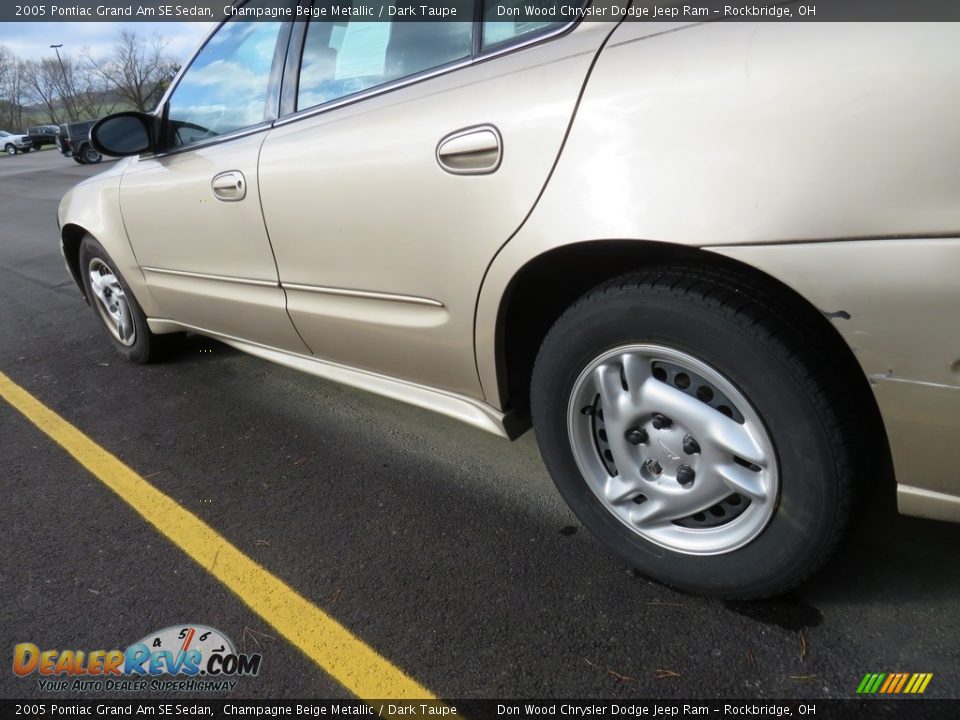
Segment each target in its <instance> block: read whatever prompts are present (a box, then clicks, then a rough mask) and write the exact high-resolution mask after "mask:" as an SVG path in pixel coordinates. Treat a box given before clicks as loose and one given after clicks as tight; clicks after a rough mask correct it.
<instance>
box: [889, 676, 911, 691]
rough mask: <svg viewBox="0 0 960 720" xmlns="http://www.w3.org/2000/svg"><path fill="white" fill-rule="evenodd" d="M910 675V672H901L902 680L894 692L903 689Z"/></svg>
mask: <svg viewBox="0 0 960 720" xmlns="http://www.w3.org/2000/svg"><path fill="white" fill-rule="evenodd" d="M908 677H910V674H909V673H900V682H898V683H897V687H895V688H894V689H893V692H895V693H899V692H900V691H901V690H903V686H904V685H905V684H906V682H907V678H908Z"/></svg>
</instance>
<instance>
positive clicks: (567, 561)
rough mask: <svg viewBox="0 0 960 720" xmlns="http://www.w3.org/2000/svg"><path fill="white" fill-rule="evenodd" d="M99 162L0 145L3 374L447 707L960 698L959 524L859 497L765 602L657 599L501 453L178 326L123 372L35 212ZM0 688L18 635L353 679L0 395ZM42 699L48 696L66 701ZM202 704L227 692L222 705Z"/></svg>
mask: <svg viewBox="0 0 960 720" xmlns="http://www.w3.org/2000/svg"><path fill="white" fill-rule="evenodd" d="M103 167H105V164H104V165H101V166H79V165H76V164H75V163H73V162H72V161H71V160H69V159H67V158H63V157H62V156H60V155H59V154H58V153H56V152H54V151H44V152H40V153H30V154H28V155H18V156H15V157H0V372H2V373H4V374H6V375H7V376H9V377H10V379H12V380H13V381H14V382H16V383H17V384H19V385H20V386H22V387H23V388H25V389H26V390H27V391H29V393H31V394H32V395H33V396H35V397H36V398H38V399H39V400H40V401H41V402H43V403H44V404H46V405H47V406H48V407H49V408H51V409H52V410H54V411H55V412H56V413H58V414H59V415H61V416H62V417H63V418H65V419H66V420H68V421H69V422H70V423H72V424H73V425H75V426H76V427H77V428H78V429H80V430H81V431H82V432H83V433H85V434H86V435H87V436H89V437H90V438H92V439H93V440H94V441H95V442H97V443H98V444H100V445H101V446H102V447H103V448H105V449H107V450H108V451H110V452H111V453H113V454H114V455H116V456H117V457H118V458H120V459H121V460H123V461H124V462H125V463H127V464H128V465H129V466H130V467H131V468H133V469H134V470H135V471H136V472H137V473H139V474H140V475H141V476H142V477H143V478H145V479H146V480H147V481H148V482H149V483H150V484H152V485H153V486H154V487H156V488H158V489H159V490H161V491H162V492H164V493H166V494H167V495H168V496H170V497H171V498H173V499H174V500H175V501H176V502H177V503H179V505H181V506H182V507H183V508H185V509H187V510H189V511H190V512H192V513H194V514H195V515H197V516H198V517H200V518H201V519H202V520H204V521H205V522H206V523H208V524H209V525H210V526H211V527H213V528H214V529H215V530H216V531H217V532H218V533H220V534H221V535H222V536H223V537H225V538H227V539H228V540H229V541H230V542H231V543H233V545H235V546H236V547H237V548H239V549H240V550H241V551H242V552H243V553H244V554H246V555H247V556H248V557H250V558H252V559H253V560H255V561H256V562H257V563H260V564H261V565H263V566H264V567H266V568H267V569H268V570H269V571H270V572H271V573H273V574H274V575H276V576H278V577H279V578H281V579H282V580H283V581H285V582H286V583H287V584H288V585H289V586H290V587H292V588H293V589H295V590H296V591H297V592H298V593H299V594H301V595H302V596H303V597H305V598H307V599H308V600H310V601H311V602H312V603H313V604H315V605H316V606H317V607H319V608H321V609H322V610H324V611H325V612H326V613H328V614H329V615H330V616H332V617H334V618H335V619H336V620H338V621H339V622H340V623H342V625H343V626H345V627H346V628H347V629H349V630H350V632H352V633H353V634H354V635H356V636H357V637H358V638H360V639H362V640H363V641H364V642H365V643H367V644H368V645H370V646H371V647H372V648H374V649H375V650H376V651H377V652H378V653H380V655H382V656H383V657H385V658H387V659H389V660H390V662H392V663H394V664H396V665H397V666H399V667H400V668H402V669H403V670H404V671H406V672H407V673H408V674H409V675H410V676H411V677H412V678H414V679H415V680H416V681H417V682H419V683H421V684H422V685H423V686H425V687H427V688H429V689H430V690H431V691H433V692H434V693H435V694H437V695H439V696H441V697H444V698H505V697H511V698H521V697H540V698H548V697H566V698H571V697H583V698H587V697H612V698H624V699H627V698H690V697H699V698H726V697H730V698H756V699H763V698H833V697H839V698H845V697H853V696H854V692H855V690H856V687H857V685H858V683H859V682H860V680H861V679H862V678H863V676H864V674H865V673H867V672H930V673H933V679H932V681H931V683H930V685H929V687H928V689H927V691H926V696H928V697H953V698H956V697H960V599H958V596H960V564H958V563H957V562H956V561H955V558H954V557H953V556H954V551H955V549H956V548H957V547H960V525H951V524H946V523H938V522H933V521H926V520H920V519H913V518H905V517H900V516H898V515H897V514H896V512H895V508H894V504H893V498H892V497H890V495H889V493H888V494H883V493H880V492H878V493H876V495H875V497H874V498H873V499H872V502H871V505H870V506H869V507H868V508H867V512H866V514H865V519H864V521H863V523H862V524H861V526H860V528H859V530H858V531H857V533H856V535H855V536H854V538H853V539H852V541H851V543H850V544H849V545H848V546H847V547H846V548H845V549H844V550H843V552H842V553H841V554H840V556H839V557H838V558H837V559H836V561H834V562H833V563H831V565H830V566H829V567H828V568H827V569H826V570H825V571H824V572H823V573H821V574H820V575H819V576H818V577H817V578H816V579H815V580H813V581H812V582H810V583H808V584H807V585H806V586H804V587H803V588H801V589H800V590H799V591H798V592H796V593H795V594H793V595H791V596H789V597H786V598H781V599H778V600H772V601H765V602H757V603H745V604H743V603H741V604H732V603H724V602H720V601H714V600H707V599H701V598H697V597H692V596H689V595H685V594H682V593H678V592H674V591H672V590H670V589H668V588H666V587H663V586H661V585H658V584H656V583H653V582H651V581H648V580H646V579H644V578H643V577H640V576H638V575H637V574H636V573H634V572H633V571H631V570H630V569H629V568H628V567H625V566H624V565H623V564H622V563H621V562H620V561H619V560H618V559H616V558H615V557H613V556H612V555H611V554H609V553H608V552H607V551H606V550H604V548H603V547H601V545H600V544H599V542H597V541H596V540H595V539H594V538H593V537H592V536H591V535H590V534H589V533H588V532H586V531H585V530H584V529H583V528H582V527H581V526H580V525H579V523H578V522H577V521H576V519H575V518H574V517H573V515H572V514H571V513H570V512H569V511H568V510H567V509H566V507H565V505H564V504H563V502H562V500H561V499H560V497H559V495H558V494H557V492H556V490H555V489H554V487H553V485H552V483H551V481H550V479H549V477H548V476H547V474H546V472H545V470H544V468H543V465H542V463H541V461H540V459H539V455H538V453H537V448H536V443H535V440H534V437H533V435H532V433H528V434H527V435H525V436H523V437H522V438H520V439H519V440H518V441H516V442H514V443H509V442H507V441H505V440H501V439H498V438H496V437H493V436H490V435H487V434H485V433H483V432H481V431H479V430H475V429H473V428H470V427H467V426H465V425H461V424H459V423H457V422H456V421H454V420H451V419H447V418H444V417H440V416H436V415H433V414H431V413H429V412H427V411H424V410H420V409H417V408H411V407H408V406H405V405H402V404H400V403H397V402H394V401H391V400H387V399H383V398H379V397H376V396H373V395H369V394H365V393H363V392H360V391H357V390H353V389H350V388H345V387H341V386H338V385H335V384H332V383H329V382H326V381H323V380H320V379H317V378H313V377H310V376H307V375H303V374H299V373H297V372H295V371H293V370H289V369H285V368H281V367H278V366H274V365H271V364H269V363H267V362H265V361H262V360H259V359H256V358H253V357H249V356H246V355H243V354H241V353H239V352H237V351H235V350H233V349H231V348H228V347H226V346H224V345H222V344H220V343H217V342H215V341H212V340H208V339H205V338H202V337H199V336H189V337H188V339H187V342H186V343H185V346H184V348H183V350H182V352H180V353H178V354H177V355H176V356H175V357H173V358H172V359H170V360H169V361H167V362H165V363H162V364H158V365H151V366H146V367H140V366H134V365H130V364H127V363H126V362H124V361H123V360H122V359H121V358H120V357H119V355H117V354H116V353H115V352H114V350H113V349H112V347H111V346H110V344H109V343H108V341H107V338H106V335H105V331H104V329H103V328H102V327H101V325H100V321H99V319H98V318H97V317H96V316H95V314H94V312H93V311H92V310H91V309H90V308H89V307H88V306H87V305H85V304H84V302H83V301H82V299H81V296H80V293H79V291H78V290H77V288H76V286H75V285H74V283H73V280H72V279H71V278H70V277H69V276H68V274H67V271H66V270H65V269H64V265H63V260H62V258H61V256H60V252H59V246H58V234H57V224H56V207H57V203H58V201H59V198H60V197H61V196H62V194H63V193H64V192H65V191H66V190H67V189H68V188H69V187H70V186H71V185H72V184H74V183H76V182H78V181H80V180H81V179H83V178H84V177H87V176H90V175H93V174H94V173H97V172H99V171H100V170H101V169H103ZM0 490H2V497H3V501H2V502H0V528H2V535H0V538H2V543H0V588H2V589H3V593H2V595H3V602H2V604H0V657H2V660H0V696H2V697H7V698H10V697H47V698H50V697H52V696H51V695H50V694H49V693H44V692H43V691H41V690H40V689H39V687H38V685H37V681H36V677H35V676H34V677H32V678H27V679H22V678H18V677H16V676H14V674H13V673H12V671H11V667H12V654H13V647H14V645H15V644H16V643H20V642H33V643H35V644H37V645H38V646H40V647H44V648H84V649H106V648H113V647H126V646H127V644H129V643H131V642H133V641H135V640H137V639H139V638H141V637H144V636H146V635H147V634H148V633H151V632H152V631H156V630H160V629H161V628H165V627H168V626H171V625H177V624H182V623H199V624H203V625H207V626H211V627H215V628H218V629H220V630H222V631H223V632H225V633H226V634H227V635H228V636H230V637H231V638H233V640H234V641H235V642H236V643H237V644H238V645H244V646H245V647H246V648H247V649H248V651H251V652H252V651H254V650H255V651H257V652H260V653H262V655H263V664H262V668H261V672H260V674H259V675H258V676H257V677H255V678H247V679H245V680H244V681H243V682H242V683H241V685H240V686H239V687H238V688H237V689H236V690H234V691H233V692H232V696H234V697H258V698H294V697H299V698H308V697H317V698H319V697H323V698H340V697H349V696H350V694H349V692H348V691H347V690H346V689H345V688H344V687H342V686H341V685H340V684H338V682H336V681H335V680H334V679H333V678H332V677H331V676H330V675H329V674H328V673H326V672H324V671H323V670H322V669H320V668H319V667H318V666H317V665H316V664H314V663H313V662H312V661H311V660H310V659H309V658H308V657H307V656H306V655H305V654H303V653H302V652H301V651H300V650H299V649H298V648H296V647H294V646H293V645H291V644H289V643H288V642H287V641H285V640H284V639H283V638H282V637H280V636H279V634H278V633H277V632H276V631H275V629H274V628H272V627H271V626H270V625H269V624H267V623H265V622H264V620H263V619H262V618H261V617H260V616H259V615H257V614H256V613H255V612H253V611H252V610H251V609H250V608H249V607H248V606H247V605H246V604H245V603H244V601H243V599H242V598H240V597H238V596H236V595H234V594H233V593H232V592H231V591H230V590H228V589H227V588H226V587H224V586H223V585H222V584H221V583H220V582H219V581H218V580H217V578H216V577H214V576H213V575H211V574H210V573H208V572H207V570H206V569H205V568H202V567H200V566H199V565H197V564H196V563H195V562H194V561H193V560H191V559H190V558H189V557H188V556H187V555H185V554H184V553H183V552H181V550H180V549H179V548H178V547H177V546H176V545H174V544H173V543H172V542H170V541H169V540H168V539H167V537H165V536H164V535H163V534H161V533H160V532H158V531H157V529H156V528H155V527H153V526H152V525H150V524H149V523H147V522H146V521H145V520H144V519H143V518H142V517H141V516H139V515H138V514H137V513H136V512H134V511H133V510H132V509H131V508H130V507H129V506H128V505H127V504H126V503H125V502H123V501H122V500H121V499H119V498H118V497H117V496H116V495H115V494H114V493H113V492H111V490H110V489H108V488H107V487H106V486H105V485H104V484H103V483H101V482H100V481H99V480H97V479H96V478H95V477H94V476H93V475H91V474H90V473H89V472H88V471H87V470H85V469H84V468H83V467H82V466H81V465H79V464H78V463H77V462H75V461H74V460H73V459H72V458H71V457H70V456H68V455H67V454H66V453H65V452H64V450H63V449H62V448H60V447H59V446H58V445H57V444H56V443H54V442H53V441H52V440H50V439H49V438H48V437H47V436H45V435H44V434H43V433H41V432H40V431H39V430H38V429H37V428H36V427H35V426H34V425H33V424H31V423H30V422H29V421H27V420H26V419H25V418H24V417H23V416H22V415H21V414H20V413H19V412H17V411H16V410H14V409H13V408H12V407H11V406H10V405H8V404H6V403H5V402H3V401H2V400H0ZM61 697H62V696H61ZM216 697H223V695H222V694H221V695H217V696H216Z"/></svg>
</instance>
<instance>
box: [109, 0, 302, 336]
mask: <svg viewBox="0 0 960 720" xmlns="http://www.w3.org/2000/svg"><path fill="white" fill-rule="evenodd" d="M278 4H289V3H277V2H271V1H267V2H259V1H257V0H255V1H254V2H251V3H248V5H254V6H256V5H263V6H267V7H276V6H277V5H278ZM289 30H290V24H289V23H282V22H267V21H261V22H245V21H241V20H230V21H228V22H226V23H225V24H223V25H222V26H221V27H220V28H219V29H218V30H217V31H216V33H214V34H213V35H212V36H211V37H210V38H209V39H208V41H207V42H206V43H205V45H204V46H203V48H202V50H201V51H200V52H199V53H198V54H197V56H196V57H195V58H194V59H193V61H192V62H191V64H190V66H189V68H188V69H187V70H186V72H185V73H184V74H183V75H182V77H181V78H180V79H179V81H178V83H177V85H176V87H175V88H174V89H173V91H172V93H171V95H170V97H169V100H168V105H169V108H168V110H167V115H168V121H167V123H168V124H167V127H168V133H167V134H168V137H167V138H166V143H167V145H168V146H169V147H168V150H167V151H165V152H160V153H157V154H156V156H151V157H140V158H138V159H136V160H134V161H133V162H132V163H131V165H130V167H129V169H128V170H127V171H126V172H125V173H124V176H123V179H122V182H121V187H120V207H121V211H122V213H123V219H124V223H125V224H126V228H127V233H128V235H129V237H130V242H131V245H132V246H133V250H134V252H135V254H136V257H137V261H138V263H139V265H140V266H141V268H142V270H143V274H144V278H145V280H146V282H147V284H148V286H149V287H150V292H151V294H152V296H153V297H154V299H155V301H156V303H157V305H158V306H159V307H160V308H161V310H162V311H163V313H164V314H165V315H166V316H167V318H168V319H171V320H174V321H176V322H177V323H180V324H182V325H185V326H187V327H192V328H196V329H199V330H203V331H205V332H209V333H217V334H221V335H227V336H230V337H235V338H241V339H244V340H250V341H254V342H257V343H262V344H266V345H270V346H272V347H278V348H283V349H287V350H294V351H298V352H306V351H307V350H306V348H305V346H304V345H303V343H302V341H301V340H300V338H299V336H298V335H297V333H296V330H295V329H294V328H293V325H292V324H291V322H290V319H289V317H288V316H287V313H286V302H285V298H284V294H283V290H282V289H280V287H279V278H278V275H277V269H276V264H275V263H274V259H273V252H272V250H271V248H270V241H269V238H268V237H267V232H266V227H265V226H264V222H263V215H262V213H261V210H260V198H259V188H258V182H257V159H258V156H259V154H260V147H261V145H262V144H263V141H264V138H265V137H266V133H267V130H268V129H269V127H270V123H271V122H272V120H273V119H274V118H275V117H276V103H277V97H278V91H279V73H280V70H282V63H283V58H284V56H285V54H286V43H287V41H288V39H289Z"/></svg>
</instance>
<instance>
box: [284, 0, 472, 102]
mask: <svg viewBox="0 0 960 720" xmlns="http://www.w3.org/2000/svg"><path fill="white" fill-rule="evenodd" d="M357 5H358V6H359V5H363V6H367V7H369V6H370V0H365V1H358V2H357ZM456 6H457V17H463V18H467V20H465V21H463V22H460V21H448V22H418V21H410V20H399V21H398V20H394V21H381V22H369V21H367V22H364V21H362V20H347V19H343V20H335V21H311V23H310V24H309V26H308V27H307V36H306V39H305V41H304V47H303V58H302V61H301V67H300V85H299V91H298V94H297V109H298V110H302V109H304V108H309V107H314V106H315V105H321V104H322V103H325V102H330V101H331V100H336V99H337V98H341V97H344V96H346V95H352V94H353V93H357V92H361V91H362V90H366V89H368V88H372V87H376V86H377V85H382V84H384V83H388V82H390V81H391V80H398V79H400V78H404V77H408V76H410V75H415V74H417V73H419V72H423V71H424V70H429V69H431V68H435V67H439V66H441V65H446V64H447V63H450V62H454V61H455V60H460V59H462V58H465V57H469V56H470V53H471V50H472V42H473V23H472V18H473V9H472V8H473V1H472V0H460V1H459V2H457V3H456ZM351 7H352V4H351V0H346V1H345V0H336V1H335V2H333V3H327V16H328V17H333V16H335V14H339V15H341V16H342V17H349V9H350V8H351ZM385 7H387V6H385ZM334 8H336V10H334Z"/></svg>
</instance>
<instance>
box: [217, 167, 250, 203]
mask: <svg viewBox="0 0 960 720" xmlns="http://www.w3.org/2000/svg"><path fill="white" fill-rule="evenodd" d="M210 187H211V188H213V194H214V195H215V196H216V198H217V199H218V200H223V201H224V202H236V201H237V200H243V199H244V198H245V197H246V196H247V181H246V178H244V177H243V173H242V172H240V171H239V170H228V171H227V172H222V173H220V174H218V175H215V176H214V178H213V180H212V181H211V182H210Z"/></svg>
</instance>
